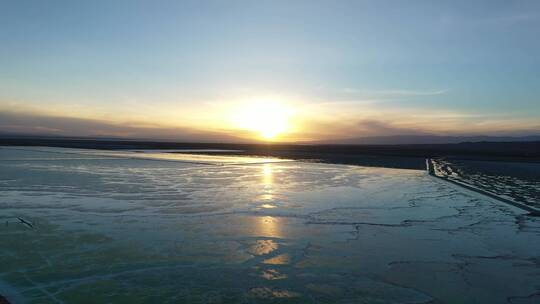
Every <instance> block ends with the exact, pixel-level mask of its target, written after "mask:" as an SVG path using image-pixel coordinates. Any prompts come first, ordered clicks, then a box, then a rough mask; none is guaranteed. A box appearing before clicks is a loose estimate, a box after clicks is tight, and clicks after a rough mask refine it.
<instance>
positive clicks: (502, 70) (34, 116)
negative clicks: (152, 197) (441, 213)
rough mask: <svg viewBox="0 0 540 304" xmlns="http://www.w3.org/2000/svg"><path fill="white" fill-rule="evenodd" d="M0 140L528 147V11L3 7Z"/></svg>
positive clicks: (485, 6) (360, 6) (157, 4)
mask: <svg viewBox="0 0 540 304" xmlns="http://www.w3.org/2000/svg"><path fill="white" fill-rule="evenodd" d="M0 132H2V133H12V134H40V135H44V134H46V135H69V136H120V137H129V138H154V139H174V140H189V141H266V140H270V141H318V140H328V139H336V138H354V137H363V136H384V135H414V134H436V135H515V136H521V135H532V134H540V1H535V0H533V1H494V0H489V1H380V0H378V1H330V0H329V1H290V0H289V1H276V0H274V1H232V0H231V1H133V0H130V1H111V0H107V1H25V0H13V1H11V0H7V1H1V8H0Z"/></svg>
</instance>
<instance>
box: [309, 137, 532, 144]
mask: <svg viewBox="0 0 540 304" xmlns="http://www.w3.org/2000/svg"><path fill="white" fill-rule="evenodd" d="M527 141H540V135H533V136H437V135H394V136H369V137H356V138H348V139H336V140H325V141H316V142H312V144H346V145H414V144H457V143H464V142H527Z"/></svg>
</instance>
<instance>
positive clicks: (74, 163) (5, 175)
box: [0, 147, 540, 303]
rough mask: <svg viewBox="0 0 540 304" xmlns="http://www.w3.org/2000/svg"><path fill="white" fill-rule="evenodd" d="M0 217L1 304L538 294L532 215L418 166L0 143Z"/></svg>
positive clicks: (495, 298) (536, 225) (536, 230)
mask: <svg viewBox="0 0 540 304" xmlns="http://www.w3.org/2000/svg"><path fill="white" fill-rule="evenodd" d="M143 154H144V153H143ZM156 154H158V153H156ZM193 157H195V161H194V158H193ZM0 220H1V221H0V223H1V225H0V244H1V247H0V282H1V283H0V294H1V295H3V296H5V297H6V298H7V299H9V300H10V301H12V302H14V303H25V302H27V303H254V302H260V303H538V302H539V301H540V285H539V284H538V282H540V219H539V218H537V217H530V216H527V215H526V214H525V213H524V212H523V211H521V210H519V209H516V208H514V207H511V206H507V205H504V204H501V203H500V202H497V201H494V200H492V199H490V198H487V197H484V196H482V195H480V194H477V193H474V192H471V191H468V190H465V189H462V188H459V187H457V186H454V185H452V184H448V183H446V182H444V181H442V180H439V179H437V178H434V177H432V176H429V175H428V174H427V173H426V172H424V171H415V170H398V169H387V168H369V167H358V166H343V165H329V164H317V163H303V162H288V161H280V160H276V159H251V158H242V159H234V160H233V159H228V158H227V157H225V156H218V157H217V158H215V157H213V156H201V155H197V156H182V155H181V154H180V155H178V154H177V155H175V156H174V157H172V156H169V154H160V155H157V156H151V155H150V157H147V155H143V157H141V155H140V153H139V154H138V155H137V154H136V152H122V153H118V152H107V153H105V152H104V151H92V150H77V149H60V148H54V149H53V148H28V147H27V148H22V147H20V148H12V147H1V148H0ZM21 220H22V221H23V222H21Z"/></svg>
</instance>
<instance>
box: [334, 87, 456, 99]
mask: <svg viewBox="0 0 540 304" xmlns="http://www.w3.org/2000/svg"><path fill="white" fill-rule="evenodd" d="M342 92H343V93H347V94H360V95H367V96H382V97H385V96H394V97H395V96H435V95H443V94H446V93H447V92H448V90H401V89H397V90H365V89H356V88H343V90H342Z"/></svg>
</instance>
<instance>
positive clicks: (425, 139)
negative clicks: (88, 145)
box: [0, 131, 540, 145]
mask: <svg viewBox="0 0 540 304" xmlns="http://www.w3.org/2000/svg"><path fill="white" fill-rule="evenodd" d="M17 138H19V139H45V140H47V139H51V140H53V139H61V140H102V141H156V142H171V143H174V142H178V143H182V142H190V143H196V142H201V143H212V142H214V143H218V142H220V141H210V140H205V141H197V140H196V139H190V140H174V139H158V138H126V137H114V136H91V137H90V136H80V137H77V136H47V135H31V134H12V133H11V134H10V133H3V132H1V131H0V139H17ZM533 141H538V142H540V135H531V136H438V135H393V136H367V137H355V138H347V139H335V140H324V141H310V142H298V143H292V142H290V143H283V144H308V145H417V144H420V145H422V144H426V145H429V144H458V143H477V142H533ZM223 142H224V143H226V142H228V143H231V144H234V143H249V142H246V141H242V140H241V139H237V140H230V139H229V140H226V141H223ZM255 144H256V142H255Z"/></svg>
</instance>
